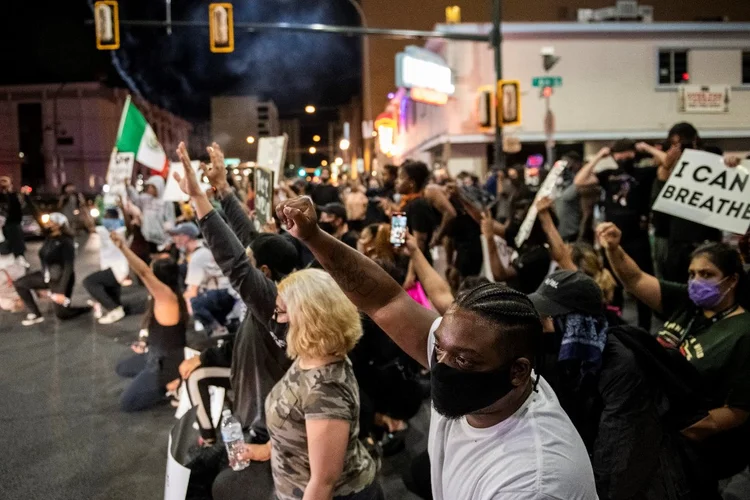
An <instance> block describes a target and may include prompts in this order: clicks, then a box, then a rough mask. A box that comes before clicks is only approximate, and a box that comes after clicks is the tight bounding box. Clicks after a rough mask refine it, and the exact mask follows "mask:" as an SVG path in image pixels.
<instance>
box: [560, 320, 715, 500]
mask: <svg viewBox="0 0 750 500" xmlns="http://www.w3.org/2000/svg"><path fill="white" fill-rule="evenodd" d="M691 368H692V367H691V366H690V365H689V364H687V363H686V362H684V361H683V362H682V363H681V362H680V360H677V359H673V358H671V357H670V356H668V355H667V353H666V352H664V349H663V348H661V346H659V345H658V343H657V342H656V340H655V339H654V338H653V337H651V336H650V335H649V334H648V333H646V332H644V331H642V330H639V329H637V328H633V327H628V326H622V327H614V328H610V329H609V330H608V338H607V344H606V346H605V348H604V352H603V353H602V366H601V369H600V371H599V372H598V373H597V374H595V375H594V376H593V377H592V378H589V379H585V380H581V378H580V376H579V370H578V367H576V366H573V365H571V364H563V363H558V365H557V366H555V367H554V368H550V367H549V366H548V367H547V369H552V370H553V375H552V376H551V377H545V378H547V379H548V380H549V379H550V378H551V379H553V380H554V381H555V384H554V385H555V391H556V392H557V393H558V396H559V398H560V403H561V404H562V406H563V408H564V409H565V411H566V412H567V413H568V415H569V416H570V417H571V420H572V421H573V423H574V425H575V426H576V428H577V429H578V431H579V433H580V434H581V436H582V438H583V440H584V443H585V444H586V447H587V449H588V450H589V454H590V455H591V460H592V465H593V469H594V477H595V480H596V489H597V493H598V495H599V498H600V499H601V500H620V499H639V500H640V499H644V500H652V499H653V500H657V499H658V500H687V499H691V500H692V499H695V500H698V499H699V498H700V496H696V493H695V491H693V490H692V488H691V486H690V485H691V478H690V471H691V468H692V464H691V463H689V462H688V460H687V459H686V458H685V450H686V448H685V441H684V439H683V438H682V436H681V435H680V430H681V429H684V428H685V427H688V426H689V425H691V424H692V423H694V422H696V421H698V420H700V419H701V418H703V417H704V416H705V415H706V411H705V408H706V404H705V400H703V399H702V398H701V396H700V392H699V389H697V386H694V385H692V381H693V380H694V375H695V373H693V374H692V375H691V372H690V369H691Z"/></svg>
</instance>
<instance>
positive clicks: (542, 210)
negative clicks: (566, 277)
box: [536, 197, 578, 271]
mask: <svg viewBox="0 0 750 500" xmlns="http://www.w3.org/2000/svg"><path fill="white" fill-rule="evenodd" d="M551 206H552V199H550V198H547V197H545V198H542V199H541V200H539V201H538V202H537V203H536V209H537V217H538V218H539V223H540V224H541V226H542V230H543V231H544V234H546V235H547V243H549V253H550V255H551V256H552V260H554V261H555V262H557V264H558V265H559V266H560V268H561V269H569V270H571V271H577V270H578V267H577V266H576V265H575V264H574V263H573V259H571V258H570V252H569V251H568V248H567V247H566V246H565V242H564V241H563V239H562V236H560V232H559V231H558V230H557V226H555V221H554V220H552V214H550V212H549V211H550V207H551Z"/></svg>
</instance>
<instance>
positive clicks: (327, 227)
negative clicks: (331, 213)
mask: <svg viewBox="0 0 750 500" xmlns="http://www.w3.org/2000/svg"><path fill="white" fill-rule="evenodd" d="M318 225H319V226H320V229H322V230H323V231H325V232H326V233H328V234H333V233H335V232H336V227H335V226H334V225H333V222H319V223H318Z"/></svg>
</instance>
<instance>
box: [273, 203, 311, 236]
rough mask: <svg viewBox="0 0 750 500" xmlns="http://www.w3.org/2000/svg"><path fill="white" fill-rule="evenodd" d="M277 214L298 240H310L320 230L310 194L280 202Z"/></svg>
mask: <svg viewBox="0 0 750 500" xmlns="http://www.w3.org/2000/svg"><path fill="white" fill-rule="evenodd" d="M276 216H277V217H278V219H279V220H280V221H281V223H282V224H284V225H285V226H286V229H287V231H289V232H290V233H291V234H292V236H294V237H295V238H297V239H298V240H301V241H308V240H309V239H310V238H312V237H313V236H315V235H316V234H317V233H318V232H319V231H320V228H319V227H318V214H317V212H316V211H315V205H314V204H313V201H312V199H311V198H310V197H309V196H300V197H299V198H293V199H291V200H287V201H284V202H282V203H279V205H277V207H276Z"/></svg>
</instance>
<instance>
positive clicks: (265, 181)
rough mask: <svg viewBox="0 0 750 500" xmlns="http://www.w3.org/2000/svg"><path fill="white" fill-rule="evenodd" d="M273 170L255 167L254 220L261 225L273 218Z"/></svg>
mask: <svg viewBox="0 0 750 500" xmlns="http://www.w3.org/2000/svg"><path fill="white" fill-rule="evenodd" d="M273 186H274V184H273V171H271V170H268V169H266V168H263V167H255V220H256V222H257V223H258V224H259V226H263V225H264V224H266V223H268V221H269V220H271V219H272V218H273Z"/></svg>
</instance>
